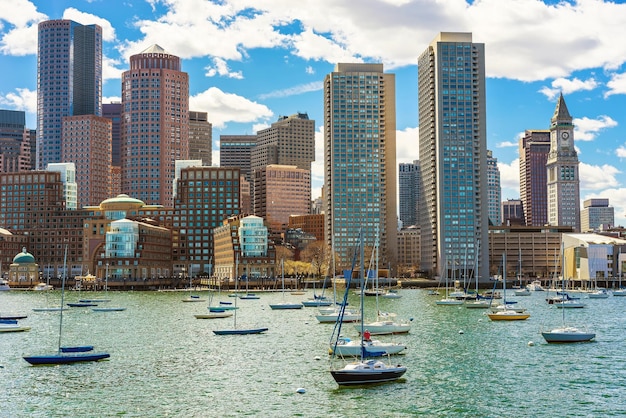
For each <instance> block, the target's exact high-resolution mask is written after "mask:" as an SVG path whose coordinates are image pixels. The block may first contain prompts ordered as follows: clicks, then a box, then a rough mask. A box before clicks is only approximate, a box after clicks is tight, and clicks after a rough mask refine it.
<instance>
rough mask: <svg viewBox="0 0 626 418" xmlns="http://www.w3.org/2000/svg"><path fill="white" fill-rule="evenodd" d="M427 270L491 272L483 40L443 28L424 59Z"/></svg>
mask: <svg viewBox="0 0 626 418" xmlns="http://www.w3.org/2000/svg"><path fill="white" fill-rule="evenodd" d="M418 100H419V121H420V135H419V136H420V138H419V150H420V165H421V177H422V185H423V187H422V195H421V200H420V221H419V224H420V229H421V258H420V260H421V263H420V264H421V269H422V270H423V271H426V272H428V273H429V274H430V275H437V274H440V275H445V274H448V275H450V277H452V276H451V275H452V274H454V275H455V277H461V275H462V274H463V273H464V272H468V275H470V276H472V275H473V274H474V272H475V270H476V266H478V277H479V278H481V279H485V278H487V277H488V272H489V270H488V268H489V263H488V256H487V249H488V212H487V202H488V196H487V161H486V157H487V149H486V141H487V140H486V115H485V46H484V44H481V43H474V42H472V34H471V33H452V32H441V33H439V35H437V37H436V38H435V39H434V40H433V41H432V42H431V44H430V45H429V46H428V47H427V48H426V50H425V51H424V52H423V53H422V54H421V55H420V57H419V60H418Z"/></svg>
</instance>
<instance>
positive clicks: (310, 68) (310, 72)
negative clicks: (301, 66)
mask: <svg viewBox="0 0 626 418" xmlns="http://www.w3.org/2000/svg"><path fill="white" fill-rule="evenodd" d="M305 72H306V73H307V74H311V75H312V74H315V69H314V68H313V67H311V66H310V65H309V66H308V67H306V69H305Z"/></svg>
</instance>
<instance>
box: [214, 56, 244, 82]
mask: <svg viewBox="0 0 626 418" xmlns="http://www.w3.org/2000/svg"><path fill="white" fill-rule="evenodd" d="M213 64H214V65H213V66H210V65H208V66H206V68H205V70H206V74H205V75H206V76H207V77H214V76H216V75H219V76H223V77H228V78H237V79H242V78H243V74H242V73H241V71H230V69H229V68H228V64H227V63H226V61H225V60H223V59H222V58H213Z"/></svg>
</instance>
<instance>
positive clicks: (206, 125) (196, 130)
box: [189, 111, 213, 166]
mask: <svg viewBox="0 0 626 418" xmlns="http://www.w3.org/2000/svg"><path fill="white" fill-rule="evenodd" d="M189 159H190V160H202V165H204V166H211V165H213V161H212V159H213V125H211V122H209V117H208V113H207V112H196V111H189Z"/></svg>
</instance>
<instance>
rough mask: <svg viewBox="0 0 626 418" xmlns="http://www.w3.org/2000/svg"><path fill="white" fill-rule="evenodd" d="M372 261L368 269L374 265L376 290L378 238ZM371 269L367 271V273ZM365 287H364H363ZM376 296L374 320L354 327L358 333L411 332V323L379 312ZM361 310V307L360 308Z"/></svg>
mask: <svg viewBox="0 0 626 418" xmlns="http://www.w3.org/2000/svg"><path fill="white" fill-rule="evenodd" d="M372 256H373V260H370V267H372V264H373V265H374V270H373V271H374V283H375V287H376V289H379V286H378V238H376V242H375V244H374V251H373V254H372ZM369 271H371V268H370V269H368V272H369ZM364 287H365V286H364ZM378 296H379V295H378V294H376V320H375V321H373V322H367V323H365V324H364V323H362V322H361V324H360V325H356V326H355V327H356V328H357V331H358V332H361V331H362V330H363V329H366V330H368V331H369V333H370V335H384V334H406V333H407V332H409V331H410V330H411V321H399V320H397V319H396V314H390V313H387V312H381V311H380V307H379V304H378ZM361 310H363V306H361Z"/></svg>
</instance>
